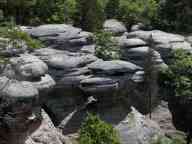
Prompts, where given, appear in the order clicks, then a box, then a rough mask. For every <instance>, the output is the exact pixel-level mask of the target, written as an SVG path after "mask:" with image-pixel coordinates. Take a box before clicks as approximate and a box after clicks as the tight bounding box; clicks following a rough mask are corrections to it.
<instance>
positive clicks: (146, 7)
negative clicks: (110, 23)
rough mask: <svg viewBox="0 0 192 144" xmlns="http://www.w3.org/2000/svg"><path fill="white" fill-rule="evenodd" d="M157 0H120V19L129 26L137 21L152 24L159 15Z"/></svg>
mask: <svg viewBox="0 0 192 144" xmlns="http://www.w3.org/2000/svg"><path fill="white" fill-rule="evenodd" d="M157 10H158V3H157V2H156V0H120V7H119V19H120V20H121V21H123V22H124V23H125V24H126V25H127V27H130V26H131V25H133V24H136V23H139V22H141V23H144V24H146V25H150V24H151V23H152V22H153V20H154V19H156V17H157Z"/></svg>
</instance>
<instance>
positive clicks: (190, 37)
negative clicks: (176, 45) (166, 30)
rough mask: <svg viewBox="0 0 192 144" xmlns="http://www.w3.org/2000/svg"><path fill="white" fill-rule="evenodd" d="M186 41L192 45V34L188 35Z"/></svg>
mask: <svg viewBox="0 0 192 144" xmlns="http://www.w3.org/2000/svg"><path fill="white" fill-rule="evenodd" d="M186 41H187V42H189V43H190V44H191V45H192V36H191V35H189V36H187V37H186Z"/></svg>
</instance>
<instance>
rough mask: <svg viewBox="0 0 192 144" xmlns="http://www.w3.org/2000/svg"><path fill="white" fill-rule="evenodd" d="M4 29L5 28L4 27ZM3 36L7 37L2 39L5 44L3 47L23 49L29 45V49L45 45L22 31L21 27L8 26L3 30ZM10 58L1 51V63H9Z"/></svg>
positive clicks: (0, 41)
mask: <svg viewBox="0 0 192 144" xmlns="http://www.w3.org/2000/svg"><path fill="white" fill-rule="evenodd" d="M2 29H3V28H2ZM1 32H2V33H1V36H2V37H4V38H5V39H2V40H1V39H0V43H1V44H2V45H3V48H5V49H7V48H11V49H12V48H14V49H15V48H16V49H22V48H23V47H25V46H27V48H28V49H36V48H40V47H42V46H43V45H42V44H41V43H40V41H38V40H35V39H32V38H31V37H30V36H29V35H28V34H27V33H25V32H23V31H21V30H20V29H19V27H12V28H8V27H6V28H5V30H4V31H1ZM8 61H9V58H8V57H6V56H4V55H2V54H1V52H0V63H1V64H6V63H8Z"/></svg>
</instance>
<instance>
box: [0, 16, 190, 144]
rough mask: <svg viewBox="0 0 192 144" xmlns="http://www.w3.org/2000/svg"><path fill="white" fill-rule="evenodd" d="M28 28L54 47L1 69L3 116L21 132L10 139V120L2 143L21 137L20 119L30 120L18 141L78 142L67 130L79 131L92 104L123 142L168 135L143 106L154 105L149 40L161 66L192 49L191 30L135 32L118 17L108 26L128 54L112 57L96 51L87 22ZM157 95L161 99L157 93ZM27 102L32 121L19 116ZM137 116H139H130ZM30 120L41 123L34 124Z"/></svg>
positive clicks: (13, 60) (4, 123)
mask: <svg viewBox="0 0 192 144" xmlns="http://www.w3.org/2000/svg"><path fill="white" fill-rule="evenodd" d="M21 29H22V30H23V31H25V32H27V33H28V34H30V35H31V36H32V37H33V38H36V39H39V40H41V41H42V42H43V43H44V44H45V46H46V47H45V48H40V49H37V50H34V51H32V52H27V51H25V52H23V51H19V52H17V56H15V57H12V58H11V59H10V64H9V65H8V66H6V67H5V69H4V71H3V72H2V74H1V77H0V96H1V99H2V102H1V103H0V107H1V112H0V113H1V117H3V118H2V119H1V118H0V124H1V123H2V124H1V125H2V127H9V128H10V132H9V133H10V136H9V137H13V141H12V142H10V141H8V140H9V139H7V138H8V136H6V135H5V134H4V133H5V131H3V130H6V128H4V129H3V128H2V130H0V136H1V135H2V138H1V137H0V141H1V139H2V141H3V140H4V141H5V142H4V143H2V144H8V143H9V144H12V143H14V139H15V138H16V137H17V136H15V135H13V134H14V131H15V130H16V128H18V127H19V128H20V127H22V128H23V129H21V133H18V135H19V137H21V141H20V143H18V144H24V143H25V144H39V143H42V144H50V141H53V142H52V143H51V144H63V143H66V144H70V142H69V141H68V139H67V138H66V137H64V136H63V135H62V134H61V133H63V134H64V135H68V134H71V133H75V132H77V131H78V129H79V127H80V124H81V122H82V121H83V120H84V118H85V116H86V114H87V111H92V110H94V111H96V112H97V113H98V114H99V115H100V116H101V118H102V119H103V120H105V121H107V122H109V123H111V124H113V125H114V127H115V128H116V129H117V130H118V131H119V133H120V139H121V141H122V144H140V142H142V144H148V143H149V141H150V140H151V139H152V137H154V136H155V135H163V132H161V130H160V128H159V126H158V125H157V124H156V123H155V122H153V121H149V120H147V119H145V117H144V116H143V115H142V114H141V113H143V114H145V113H147V112H148V106H147V98H146V97H145V93H144V92H145V89H144V82H143V76H144V70H143V66H144V61H145V58H146V56H147V52H148V49H149V48H152V49H153V51H154V53H153V54H154V55H153V60H154V61H155V65H156V66H157V69H158V68H164V67H167V65H166V62H167V61H168V59H169V56H170V55H169V54H170V52H171V50H174V49H177V48H183V49H186V50H189V51H190V52H191V50H192V48H191V44H190V43H189V42H187V41H186V40H185V38H184V37H183V36H181V35H177V34H171V33H166V32H163V31H159V30H151V31H144V30H140V29H134V30H133V31H132V32H127V30H126V28H125V27H124V26H123V24H122V23H120V22H118V21H116V20H110V21H107V22H106V23H105V24H104V29H105V30H106V31H110V32H113V33H114V38H115V39H116V40H117V42H118V45H119V46H120V48H121V53H122V58H121V59H120V60H110V61H104V60H102V59H101V58H98V57H97V56H96V55H95V44H94V41H93V34H92V33H89V32H85V31H83V30H81V29H80V28H76V27H73V26H71V25H66V24H49V25H41V26H38V27H21ZM150 42H152V43H153V47H151V44H150ZM1 47H3V46H2V45H0V51H1V50H2V49H1ZM8 50H9V51H11V50H10V48H7V51H3V52H4V53H9V51H8ZM90 97H93V99H92V100H91V99H90ZM94 100H95V101H94ZM92 101H94V103H93V102H92ZM5 103H7V104H5ZM95 103H96V104H95ZM152 103H153V105H154V106H156V104H157V100H156V99H154V101H152ZM22 104H23V107H22ZM92 104H93V105H92ZM131 106H134V107H135V108H136V109H137V110H138V111H139V112H141V113H139V112H138V111H137V110H136V109H135V108H131ZM17 110H18V111H17ZM20 110H21V112H24V116H21V115H20V117H21V119H22V118H24V120H25V121H26V123H22V125H24V126H22V125H20V124H21V121H17V119H15V118H14V117H13V116H12V113H17V112H18V113H19V112H20ZM25 114H26V115H25ZM27 114H29V115H27ZM130 117H133V119H135V120H134V122H129V121H130V120H129V119H130ZM6 118H8V120H7V119H6ZM10 118H11V119H10ZM12 120H13V121H12ZM30 121H33V122H34V123H35V124H34V125H35V126H32V128H31V126H29V125H28V123H29V122H30ZM52 121H53V123H54V124H53V123H52ZM12 124H13V125H12ZM145 124H146V125H147V126H145ZM129 125H131V126H129ZM133 125H134V126H133ZM132 126H133V127H132ZM55 127H57V128H58V129H60V131H59V132H58V130H57V128H55ZM24 128H26V129H24ZM31 129H32V130H31ZM1 133H2V134H1ZM26 134H27V135H26ZM138 135H139V136H138ZM127 139H131V141H129V142H128V140H127ZM7 141H8V142H7ZM6 142H7V143H6ZM14 144H16V143H14Z"/></svg>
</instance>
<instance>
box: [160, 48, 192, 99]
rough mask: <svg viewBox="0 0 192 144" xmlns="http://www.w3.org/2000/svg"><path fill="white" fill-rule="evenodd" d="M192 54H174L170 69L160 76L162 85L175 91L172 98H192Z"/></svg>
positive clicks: (178, 51)
mask: <svg viewBox="0 0 192 144" xmlns="http://www.w3.org/2000/svg"><path fill="white" fill-rule="evenodd" d="M191 75H192V54H190V53H189V52H187V51H185V50H181V49H179V50H176V51H174V52H173V53H172V59H171V61H170V64H169V69H167V70H165V71H162V72H161V74H160V77H159V78H160V79H159V80H160V85H161V86H162V87H166V88H168V89H169V91H173V93H172V96H182V97H190V96H192V76H191ZM170 89H171V90H170Z"/></svg>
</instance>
